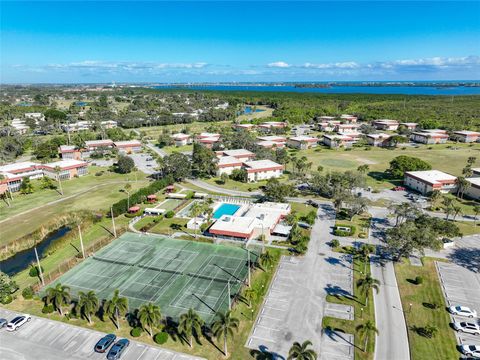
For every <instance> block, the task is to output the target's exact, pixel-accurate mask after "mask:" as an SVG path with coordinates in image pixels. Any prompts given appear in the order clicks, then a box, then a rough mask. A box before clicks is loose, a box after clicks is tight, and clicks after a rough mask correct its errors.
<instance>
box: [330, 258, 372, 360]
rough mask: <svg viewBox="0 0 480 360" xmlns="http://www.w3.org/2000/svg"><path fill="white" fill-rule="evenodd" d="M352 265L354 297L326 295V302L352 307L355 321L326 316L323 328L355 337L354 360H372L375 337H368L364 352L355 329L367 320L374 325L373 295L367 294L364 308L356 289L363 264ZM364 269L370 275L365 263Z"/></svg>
mask: <svg viewBox="0 0 480 360" xmlns="http://www.w3.org/2000/svg"><path fill="white" fill-rule="evenodd" d="M353 264H354V267H353V269H354V270H353V281H354V286H353V287H354V289H353V295H354V297H353V298H352V299H350V298H346V297H343V296H340V297H336V296H332V295H327V301H328V302H331V303H337V304H344V305H350V306H353V307H354V312H355V319H354V320H353V321H351V320H343V319H337V318H333V317H328V316H327V317H324V318H323V327H324V328H325V327H327V326H330V327H332V328H333V329H334V330H337V331H339V332H345V333H348V334H354V335H355V360H368V359H373V353H374V349H375V337H374V336H370V337H369V339H368V343H367V351H366V352H364V351H363V349H364V344H365V339H364V338H361V337H360V336H358V335H356V330H355V329H356V327H357V326H358V325H360V324H364V323H365V322H367V321H368V320H370V321H372V322H373V323H374V324H375V308H374V302H373V293H372V291H370V292H369V298H368V306H365V303H366V300H365V294H364V293H363V292H361V291H360V289H359V288H358V287H357V281H358V280H359V279H360V278H362V277H363V276H362V274H361V273H360V272H363V271H364V269H365V263H364V262H363V261H361V260H360V259H355V260H354V262H353ZM366 269H367V270H366V271H367V273H368V274H369V273H370V264H369V263H367V267H366ZM380 295H381V294H380ZM362 309H363V311H362Z"/></svg>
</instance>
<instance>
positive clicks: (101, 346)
mask: <svg viewBox="0 0 480 360" xmlns="http://www.w3.org/2000/svg"><path fill="white" fill-rule="evenodd" d="M116 338H117V337H116V336H115V335H114V334H108V335H105V336H104V337H103V338H101V339H100V340H98V342H97V344H96V345H95V351H96V352H99V353H104V352H105V351H107V349H108V348H109V347H110V345H112V344H113V342H114V341H115V339H116Z"/></svg>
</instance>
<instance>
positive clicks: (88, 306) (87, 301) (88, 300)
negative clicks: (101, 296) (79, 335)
mask: <svg viewBox="0 0 480 360" xmlns="http://www.w3.org/2000/svg"><path fill="white" fill-rule="evenodd" d="M78 306H79V308H80V311H81V312H82V313H83V315H85V316H86V317H87V319H88V323H89V324H92V314H94V313H95V312H96V311H97V310H98V298H97V295H96V294H95V292H94V291H89V292H87V293H84V292H83V291H80V292H79V293H78Z"/></svg>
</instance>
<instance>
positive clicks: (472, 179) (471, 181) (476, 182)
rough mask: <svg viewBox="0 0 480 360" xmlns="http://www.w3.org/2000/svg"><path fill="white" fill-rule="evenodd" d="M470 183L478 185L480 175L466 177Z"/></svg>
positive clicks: (479, 183) (479, 184) (479, 185)
mask: <svg viewBox="0 0 480 360" xmlns="http://www.w3.org/2000/svg"><path fill="white" fill-rule="evenodd" d="M466 180H467V181H468V182H469V183H470V184H472V185H476V187H480V177H472V178H467V179H466Z"/></svg>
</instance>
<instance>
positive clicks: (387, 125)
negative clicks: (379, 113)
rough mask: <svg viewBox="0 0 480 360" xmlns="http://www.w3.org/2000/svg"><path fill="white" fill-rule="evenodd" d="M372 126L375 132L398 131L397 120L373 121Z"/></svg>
mask: <svg viewBox="0 0 480 360" xmlns="http://www.w3.org/2000/svg"><path fill="white" fill-rule="evenodd" d="M372 124H373V126H375V128H377V130H388V131H395V130H397V129H398V126H399V123H398V121H397V120H390V119H380V120H375V121H374V122H373V123H372Z"/></svg>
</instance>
